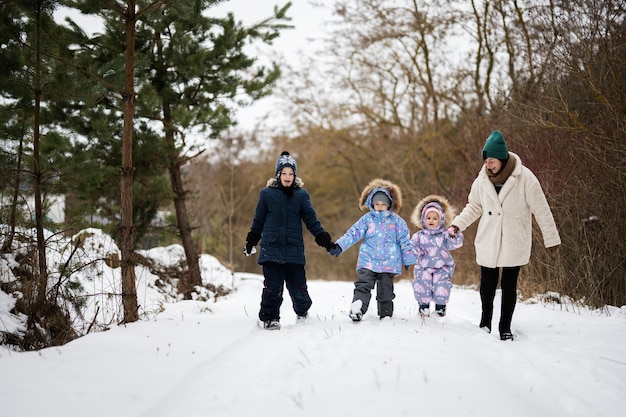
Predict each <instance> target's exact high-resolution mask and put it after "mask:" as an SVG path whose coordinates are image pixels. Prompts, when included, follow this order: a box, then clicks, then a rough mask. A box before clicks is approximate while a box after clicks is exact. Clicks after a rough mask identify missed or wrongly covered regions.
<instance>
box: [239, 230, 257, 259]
mask: <svg viewBox="0 0 626 417" xmlns="http://www.w3.org/2000/svg"><path fill="white" fill-rule="evenodd" d="M259 240H261V235H258V234H256V233H254V232H248V236H246V247H245V248H244V249H243V254H244V255H246V256H250V255H254V254H255V253H256V249H255V246H256V244H257V243H259Z"/></svg>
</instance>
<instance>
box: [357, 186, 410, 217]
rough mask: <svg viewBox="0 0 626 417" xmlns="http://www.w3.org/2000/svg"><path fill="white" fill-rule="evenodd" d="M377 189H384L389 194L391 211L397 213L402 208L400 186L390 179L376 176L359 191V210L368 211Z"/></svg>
mask: <svg viewBox="0 0 626 417" xmlns="http://www.w3.org/2000/svg"><path fill="white" fill-rule="evenodd" d="M377 189H384V190H385V191H387V193H388V194H389V198H391V211H393V212H395V213H399V212H400V210H402V191H400V187H399V186H398V185H396V184H394V183H393V182H391V181H387V180H384V179H382V178H376V179H373V180H372V181H370V183H369V184H367V185H366V186H365V188H364V189H363V191H362V192H361V197H359V209H360V210H361V211H366V212H367V211H370V209H371V207H370V203H371V200H372V197H373V195H374V192H375V191H377Z"/></svg>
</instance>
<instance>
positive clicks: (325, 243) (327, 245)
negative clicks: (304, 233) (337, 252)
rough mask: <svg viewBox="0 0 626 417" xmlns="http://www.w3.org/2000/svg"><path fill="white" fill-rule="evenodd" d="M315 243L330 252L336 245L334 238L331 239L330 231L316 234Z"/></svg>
mask: <svg viewBox="0 0 626 417" xmlns="http://www.w3.org/2000/svg"><path fill="white" fill-rule="evenodd" d="M315 243H317V244H318V246H321V247H323V248H324V249H326V250H327V251H328V252H330V250H331V249H332V248H333V245H334V243H333V242H332V240H330V234H329V233H328V232H322V233H320V234H319V235H317V236H315Z"/></svg>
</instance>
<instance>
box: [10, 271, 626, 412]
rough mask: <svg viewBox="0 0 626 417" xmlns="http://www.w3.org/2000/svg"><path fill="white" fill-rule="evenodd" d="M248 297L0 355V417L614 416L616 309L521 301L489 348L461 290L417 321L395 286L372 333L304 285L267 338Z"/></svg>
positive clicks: (621, 366)
mask: <svg viewBox="0 0 626 417" xmlns="http://www.w3.org/2000/svg"><path fill="white" fill-rule="evenodd" d="M261 288H262V284H261V282H260V281H259V280H258V279H248V280H244V281H242V283H241V285H239V287H238V290H237V291H236V292H235V293H233V294H231V295H229V296H228V297H226V298H225V299H221V300H219V301H218V302H217V303H215V304H210V305H209V309H210V311H208V310H207V308H206V305H205V304H200V303H195V302H183V303H177V304H172V305H167V306H166V310H165V311H164V312H163V313H162V314H160V315H159V316H158V317H157V319H156V320H154V321H149V322H141V323H136V324H132V325H129V326H127V327H125V328H124V327H120V328H115V329H112V330H111V331H108V332H105V333H99V334H93V335H89V336H87V337H84V338H82V339H80V340H77V341H74V342H72V343H70V344H68V345H67V346H63V347H59V348H52V349H46V350H44V351H42V352H31V353H21V354H17V353H8V352H6V351H0V375H2V381H1V382H0V404H1V405H0V415H2V416H7V417H9V416H11V417H19V416H24V417H26V416H33V415H39V414H45V415H49V416H59V417H68V416H77V417H84V416H90V417H97V416H103V417H104V416H107V417H109V416H113V415H115V416H118V417H122V416H129V417H135V416H136V417H155V416H163V417H169V416H171V417H174V416H176V417H178V416H185V417H193V416H212V417H215V416H219V417H227V416H233V417H235V416H236V417H246V416H259V417H264V416H267V417H270V416H272V417H283V416H284V417H292V416H311V417H313V416H315V417H319V416H324V417H333V416H338V417H339V416H341V417H348V416H352V415H358V416H380V415H389V416H394V417H399V416H416V415H424V414H425V413H429V414H433V415H434V414H437V415H447V416H482V417H485V416H501V415H506V416H529V415H542V416H543V415H546V416H547V415H552V416H585V417H593V416H617V415H621V414H622V412H623V410H624V409H626V343H625V339H626V313H625V312H624V308H622V310H621V311H620V310H617V312H616V314H614V315H613V316H612V317H606V316H600V315H599V314H598V313H597V312H589V311H585V312H580V313H577V312H567V311H561V310H560V309H559V310H557V309H556V308H555V307H552V306H548V307H546V306H543V305H540V304H526V303H519V304H518V308H517V310H516V314H515V317H514V320H513V328H514V332H515V333H516V335H517V340H516V341H514V342H501V341H500V340H499V338H498V337H497V335H496V334H491V335H490V334H487V333H484V332H482V331H481V330H480V329H478V327H477V319H478V316H479V313H480V301H479V296H478V294H477V292H476V291H474V290H470V289H462V288H455V289H454V291H453V295H452V299H451V302H450V304H449V307H448V311H449V313H448V316H447V317H446V318H445V319H443V320H441V319H435V318H430V319H427V320H426V321H422V320H421V319H419V318H418V317H417V311H416V306H415V302H414V299H413V296H412V293H411V288H410V284H409V282H408V281H401V282H399V283H397V285H396V295H397V298H396V300H395V313H394V317H393V319H391V320H385V321H380V320H378V318H377V317H376V310H375V302H374V304H372V305H371V307H373V308H374V309H373V310H372V308H370V311H369V312H368V313H367V314H366V315H365V317H364V321H362V322H360V323H353V322H351V321H350V319H349V318H348V317H347V316H346V310H347V307H348V305H349V302H350V300H351V295H352V284H351V283H349V282H319V281H315V282H310V283H309V288H310V292H311V295H312V297H313V301H314V304H313V308H312V310H311V316H310V317H309V319H308V320H307V322H306V323H303V324H301V323H296V319H295V314H294V313H293V311H292V310H291V302H290V301H289V300H288V299H287V300H286V301H285V303H284V304H283V309H282V314H283V318H282V324H283V328H282V329H281V330H280V331H272V332H270V331H265V330H262V329H260V328H259V327H258V325H257V321H256V315H257V312H258V303H259V297H260V293H261ZM496 303H499V298H497V299H496ZM496 310H498V309H496ZM497 319H498V316H497V313H496V317H494V323H497ZM51 381H54V383H53V384H51ZM33 397H37V398H41V401H32V400H30V398H33ZM20 398H23V400H22V401H19V399H20Z"/></svg>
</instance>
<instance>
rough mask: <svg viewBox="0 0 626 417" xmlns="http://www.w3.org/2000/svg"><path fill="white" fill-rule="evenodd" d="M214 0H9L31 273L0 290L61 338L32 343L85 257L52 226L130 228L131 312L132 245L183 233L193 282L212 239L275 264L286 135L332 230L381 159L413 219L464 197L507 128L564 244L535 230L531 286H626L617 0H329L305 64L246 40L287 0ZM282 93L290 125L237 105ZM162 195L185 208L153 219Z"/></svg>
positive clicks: (9, 145)
mask: <svg viewBox="0 0 626 417" xmlns="http://www.w3.org/2000/svg"><path fill="white" fill-rule="evenodd" d="M231 1H234V0H231ZM217 3H219V1H210V0H202V1H201V0H197V1H183V0H172V1H167V0H152V1H148V0H145V1H143V0H108V1H105V0H102V1H95V0H94V1H88V0H59V1H52V0H47V1H44V0H28V1H22V0H20V1H18V0H14V1H12V0H7V1H4V2H2V3H0V19H2V22H1V24H0V46H1V47H0V94H1V95H2V96H1V97H2V98H1V100H0V120H1V122H0V143H2V148H1V151H2V152H1V153H0V158H1V160H2V162H1V165H0V167H1V168H0V169H2V175H1V176H0V184H1V186H2V207H1V211H0V224H2V225H3V226H2V230H1V239H0V244H1V245H2V252H3V254H4V256H7V255H8V254H14V253H15V252H17V250H16V248H20V251H19V256H15V260H16V262H14V263H12V265H13V267H12V269H13V270H14V275H15V276H16V277H18V278H17V279H16V280H15V281H11V282H5V280H4V279H2V280H0V289H1V290H2V291H4V292H6V293H7V294H16V293H19V294H21V295H22V296H20V302H19V303H17V304H16V309H17V310H19V312H20V313H24V314H26V315H28V317H29V329H31V330H32V331H31V334H30V337H31V339H32V340H44V342H41V343H35V342H29V343H21V344H22V345H23V346H26V347H38V346H41V345H42V344H44V345H45V344H54V343H63V342H64V341H67V340H69V339H71V337H74V335H72V334H71V332H63V331H62V328H63V326H62V325H59V324H58V322H59V321H61V322H62V321H63V320H62V318H63V317H64V316H65V315H66V313H65V312H64V311H63V308H62V307H61V306H63V305H65V304H64V303H63V302H61V300H59V297H60V296H61V295H62V294H64V292H63V291H58V285H70V284H71V283H72V280H71V272H70V270H69V269H67V270H63V271H56V270H54V271H53V270H52V267H50V266H48V265H47V264H46V256H45V252H46V238H45V234H44V232H43V230H44V229H45V230H49V231H52V232H53V233H57V234H59V235H66V236H72V235H74V234H75V233H77V232H78V231H79V230H81V229H85V228H88V227H96V228H101V229H103V230H105V231H106V232H107V233H109V234H110V235H111V236H113V238H114V239H115V240H116V242H117V243H118V246H119V247H120V252H121V253H120V254H119V260H117V261H116V262H119V266H120V268H121V269H122V280H123V283H122V284H123V291H122V293H123V297H122V298H123V300H124V321H135V320H137V319H138V316H137V307H136V296H135V301H134V305H133V291H134V285H133V282H134V281H133V280H134V277H133V265H134V264H135V263H137V262H142V260H141V259H139V258H138V257H137V256H135V255H134V250H135V249H138V248H148V247H151V246H157V245H167V244H171V243H180V244H181V245H182V246H183V247H184V250H185V255H186V258H187V262H186V263H185V264H184V265H181V267H180V270H179V271H177V272H175V275H176V278H177V279H176V282H177V285H178V291H179V293H180V294H181V296H184V297H191V296H192V295H193V293H194V290H195V288H196V287H197V286H199V285H202V281H201V277H200V271H199V268H198V263H197V256H198V254H199V253H210V254H212V255H214V256H216V257H218V258H219V259H220V260H221V261H222V263H223V264H224V265H226V266H228V267H229V268H231V269H232V270H233V271H251V272H258V271H259V269H258V266H257V265H256V264H255V261H254V259H252V258H253V257H251V258H245V257H243V256H242V255H241V252H242V248H243V244H244V241H245V236H246V233H247V232H248V229H249V226H250V222H251V220H252V216H253V213H254V207H255V204H256V201H257V197H258V191H259V190H260V188H262V187H263V186H264V185H265V183H266V181H267V179H268V178H270V177H271V176H272V175H273V167H274V162H275V160H276V157H277V155H278V154H279V153H280V151H282V150H289V151H290V152H291V153H292V154H293V155H294V156H295V157H296V159H297V161H298V174H299V175H300V176H301V178H302V179H303V181H304V183H305V187H306V188H307V190H308V191H309V193H310V194H311V198H312V201H313V205H314V207H315V209H316V211H317V213H318V216H319V218H320V220H321V221H322V224H323V226H324V227H325V229H326V230H328V231H329V232H330V233H331V235H332V237H333V239H337V238H338V237H339V236H341V234H343V233H344V232H345V230H346V229H347V228H348V227H349V226H350V225H351V224H352V223H353V222H354V221H355V220H356V219H357V218H358V217H359V216H360V215H361V213H360V212H359V210H358V205H357V199H358V196H359V194H360V191H361V189H362V188H363V186H364V185H365V184H367V183H368V182H369V181H370V180H371V179H372V178H374V177H384V178H386V179H388V180H391V181H393V182H395V183H396V184H398V185H399V186H400V187H401V189H402V191H403V197H404V202H405V204H404V209H403V211H402V212H401V213H400V214H401V215H402V216H403V217H404V218H405V219H407V218H408V215H409V213H410V211H411V210H412V208H413V207H414V205H415V204H416V203H417V202H418V201H419V199H420V198H421V197H423V196H424V195H426V194H430V193H439V194H443V195H446V196H447V197H448V198H449V200H450V201H451V202H452V203H453V204H455V205H456V206H457V207H458V208H462V207H463V206H464V204H465V202H466V198H467V193H468V192H469V187H470V185H471V182H472V180H473V179H474V177H475V176H476V174H477V173H478V170H479V169H480V168H481V165H482V160H481V155H480V149H481V148H482V145H483V143H484V140H485V138H486V136H487V135H488V134H489V132H490V131H491V130H493V129H499V130H501V131H502V132H503V133H504V135H505V138H506V139H507V143H508V146H509V149H511V150H512V151H513V152H516V153H518V154H519V155H520V156H521V158H522V161H523V162H524V163H525V164H526V165H527V166H529V167H530V168H531V169H532V170H533V171H534V172H535V174H536V175H537V177H538V178H539V180H540V181H541V183H542V185H543V187H544V190H545V192H546V196H547V198H548V200H549V203H550V205H551V207H552V209H553V213H554V215H555V219H556V222H557V225H558V227H559V231H560V233H561V238H562V242H563V243H562V246H561V249H560V251H559V253H558V254H556V255H551V254H549V253H548V252H547V251H545V250H544V249H543V244H542V242H541V234H540V233H535V239H536V241H535V243H534V248H533V251H534V256H533V257H532V260H531V264H530V265H528V266H527V267H525V268H523V269H522V275H521V279H520V290H521V291H522V293H523V294H522V295H523V296H531V295H533V294H537V293H541V294H543V293H548V292H556V293H560V294H562V295H565V296H567V297H570V298H571V299H573V300H577V302H582V303H585V304H587V305H589V306H592V307H602V306H604V305H607V304H609V305H617V306H621V305H624V304H626V266H625V259H626V255H625V254H626V243H624V239H622V238H621V237H622V236H623V235H624V233H626V230H625V229H626V222H624V214H625V213H626V209H624V207H625V206H626V193H625V191H626V190H625V187H626V185H625V184H626V181H625V176H626V20H625V18H626V5H624V4H623V2H622V1H618V0H613V1H611V0H605V1H602V0H573V1H547V0H532V1H501V0H496V1H478V0H476V1H474V0H472V1H465V0H463V1H461V0H457V1H454V0H453V1H443V0H433V1H428V2H414V1H408V0H344V1H334V2H333V3H332V10H333V18H332V22H329V24H328V27H327V30H328V33H327V34H326V41H325V43H324V46H323V48H322V49H321V50H319V51H315V53H312V54H310V55H303V57H302V60H303V62H302V63H301V65H299V66H297V67H287V66H286V65H283V64H282V63H281V62H275V63H274V62H270V63H264V61H263V60H262V59H260V58H259V57H255V56H254V55H252V54H251V53H250V52H248V51H249V49H247V46H248V45H255V44H267V45H268V46H270V47H271V43H272V40H273V39H275V38H276V37H278V36H289V32H288V31H289V24H290V23H289V18H288V17H289V4H288V3H286V4H283V5H278V6H276V7H275V8H274V9H272V8H268V12H267V13H266V14H265V15H264V16H265V17H262V16H259V19H258V23H255V24H254V25H252V26H245V25H243V24H241V23H240V22H239V21H238V20H237V16H228V17H226V18H216V17H213V16H212V14H211V7H212V6H213V5H215V4H217ZM61 6H65V7H70V8H78V9H80V10H81V11H82V12H84V13H86V14H91V15H96V16H99V17H100V18H101V19H102V21H103V22H104V23H105V24H104V30H103V33H94V34H87V33H85V32H84V31H83V30H81V28H80V27H78V26H73V25H71V24H70V25H69V26H68V25H59V24H58V22H56V21H55V20H54V19H53V18H52V16H53V12H54V10H55V9H56V8H58V7H61ZM328 6H329V7H331V5H330V2H329V5H328ZM269 94H274V95H276V96H279V97H281V99H282V100H281V103H282V105H281V106H280V107H277V108H276V109H274V110H273V111H274V112H277V113H278V112H280V113H281V114H284V115H286V116H287V119H288V120H289V123H288V124H286V125H285V126H284V127H282V128H281V129H274V130H272V131H268V130H264V129H263V126H258V127H257V129H256V130H253V131H244V130H241V129H238V128H237V127H236V126H234V124H235V122H234V121H235V119H236V111H237V109H238V108H240V107H241V106H245V105H248V104H250V103H252V102H253V101H255V100H258V99H259V98H261V97H263V96H266V95H269ZM198 138H201V139H200V140H198ZM52 195H64V196H65V198H66V212H65V221H64V222H63V223H62V224H54V223H52V222H51V221H50V220H49V219H48V218H47V217H46V213H47V211H46V210H47V204H49V201H50V199H49V198H50V196H52ZM30 198H33V201H34V204H27V203H26V202H27V201H30ZM160 210H163V211H168V212H170V213H171V215H170V216H168V217H166V218H163V219H158V220H159V221H156V220H157V213H159V211H160ZM30 229H34V230H36V231H37V232H36V233H35V234H34V235H33V237H32V238H31V237H30V236H31V235H28V238H27V237H26V235H25V234H24V233H22V232H21V231H22V230H30ZM474 232H475V226H473V227H472V228H470V229H469V230H468V231H467V232H466V242H467V244H466V245H465V246H464V248H463V249H461V250H459V251H456V252H455V254H454V256H455V259H456V261H457V265H458V266H457V272H456V274H455V282H456V283H457V284H476V283H477V282H478V280H477V273H478V268H477V267H476V265H475V263H474V253H473V247H472V244H471V242H472V241H473V233H474ZM305 233H306V232H305ZM305 241H306V244H307V245H308V247H307V260H308V266H307V271H308V272H307V273H308V277H309V278H310V279H348V280H352V279H353V278H354V274H355V272H354V265H355V262H356V255H357V251H356V250H353V251H348V252H347V253H346V254H344V255H342V256H341V257H339V258H338V259H334V258H330V257H329V255H328V254H327V253H326V252H325V251H324V250H323V249H320V248H319V247H317V246H316V245H315V244H314V242H313V238H312V237H310V238H307V239H305ZM78 244H79V242H76V245H78ZM24 247H26V248H28V249H27V250H23V248H24ZM63 274H66V275H67V279H65V280H55V282H54V283H52V282H50V277H51V276H55V277H58V276H64V275H63ZM406 274H407V277H408V273H406ZM57 284H58V285H57ZM54 288H56V290H55V291H53V289H54ZM60 294H61V295H60ZM51 317H55V320H54V321H53V320H51ZM52 322H54V325H52V324H51V323H52ZM31 326H32V327H31ZM58 327H60V328H61V330H59V329H58ZM52 333H55V334H63V335H65V336H59V337H56V338H55V337H50V334H52ZM68 333H70V334H69V335H68ZM16 344H19V343H17V342H16Z"/></svg>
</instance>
